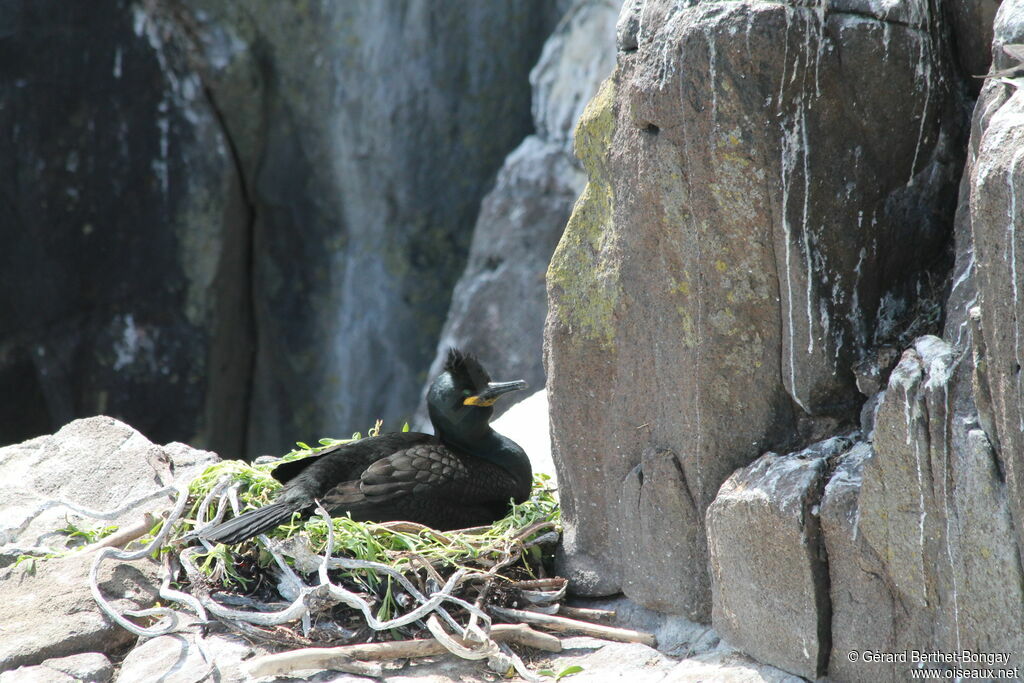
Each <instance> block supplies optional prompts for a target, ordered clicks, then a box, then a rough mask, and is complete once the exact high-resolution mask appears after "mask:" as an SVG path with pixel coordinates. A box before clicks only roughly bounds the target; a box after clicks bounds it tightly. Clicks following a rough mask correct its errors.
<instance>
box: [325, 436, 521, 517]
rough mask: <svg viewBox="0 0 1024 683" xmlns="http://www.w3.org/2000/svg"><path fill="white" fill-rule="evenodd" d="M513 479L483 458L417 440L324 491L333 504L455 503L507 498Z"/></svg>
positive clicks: (512, 485) (478, 502)
mask: <svg viewBox="0 0 1024 683" xmlns="http://www.w3.org/2000/svg"><path fill="white" fill-rule="evenodd" d="M515 485H516V482H515V479H514V478H513V477H512V475H511V474H509V472H508V471H506V470H505V469H504V468H503V467H500V466H499V465H496V464H494V463H492V462H490V461H487V460H484V459H483V458H476V457H466V458H460V457H459V456H457V455H456V454H454V453H452V452H451V451H450V450H448V449H447V448H445V447H444V446H442V445H441V444H439V443H436V442H435V443H428V444H417V445H415V446H412V447H411V448H406V449H404V450H401V451H398V452H397V453H393V454H391V455H389V456H387V457H385V458H381V459H379V460H377V461H376V462H374V463H372V464H371V465H370V466H369V467H367V468H366V469H365V470H364V471H363V473H362V475H361V476H360V477H359V479H358V480H355V481H348V482H343V483H341V484H340V485H338V486H336V487H335V488H334V489H332V490H331V491H330V492H328V493H327V495H326V496H325V501H324V502H325V503H328V504H330V505H332V506H344V505H350V506H355V507H362V506H375V507H377V506H388V505H391V504H394V503H399V502H401V501H403V500H407V499H409V498H410V497H412V498H423V499H432V498H436V499H439V500H451V501H452V503H454V504H458V505H475V504H480V503H495V502H498V503H503V502H507V500H508V498H510V497H511V495H510V494H509V493H508V492H509V491H511V490H514V488H515Z"/></svg>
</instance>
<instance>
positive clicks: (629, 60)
mask: <svg viewBox="0 0 1024 683" xmlns="http://www.w3.org/2000/svg"><path fill="white" fill-rule="evenodd" d="M847 5H849V7H848V9H849V11H848V12H847V11H845V10H843V9H842V8H840V9H839V10H838V11H830V12H827V13H819V12H818V11H817V10H815V9H814V8H809V7H803V6H790V5H778V4H767V5H742V4H740V5H733V4H728V3H726V4H721V3H698V4H694V5H690V4H688V3H683V4H679V3H673V2H668V1H657V0H651V1H650V2H643V3H641V2H636V3H633V2H631V3H627V5H626V8H625V9H624V10H623V14H622V16H621V17H620V22H619V29H620V31H619V41H620V52H619V55H618V67H617V70H616V72H615V74H614V75H613V77H612V78H611V79H609V80H608V81H607V82H606V84H605V85H604V86H603V87H602V89H601V91H600V92H599V94H598V95H597V96H596V97H595V98H594V100H592V101H591V103H590V105H589V106H588V108H587V110H586V112H585V113H584V115H583V118H582V120H581V124H580V127H579V129H578V132H577V136H576V149H577V153H578V154H579V156H580V157H581V159H582V161H583V163H584V166H585V168H586V170H587V173H588V185H587V188H586V189H585V190H584V193H583V195H582V196H581V198H580V200H579V201H578V202H577V204H576V207H575V209H574V211H573V215H572V217H571V218H570V220H569V223H568V226H567V228H566V231H565V233H564V235H563V237H562V239H561V241H560V243H559V246H558V248H557V249H556V250H555V254H554V256H553V258H552V262H551V264H550V267H549V269H548V278H547V282H548V297H549V313H548V321H547V327H546V332H545V364H546V370H547V376H548V389H549V398H550V405H551V419H552V422H551V427H552V444H553V455H554V459H555V464H556V467H557V468H558V472H559V482H560V485H561V488H562V503H563V521H564V524H565V529H566V532H565V539H564V544H563V549H562V554H561V556H560V563H559V568H560V570H561V571H563V572H565V573H566V574H567V575H568V576H570V578H571V579H573V580H575V581H576V587H577V588H578V589H581V590H587V591H591V592H607V593H611V592H615V591H617V590H619V589H624V590H625V591H626V594H627V595H631V594H632V593H631V591H632V590H633V588H632V587H630V586H627V571H628V570H627V567H626V564H625V562H624V560H625V558H629V557H633V555H631V554H630V551H629V548H630V547H632V545H633V544H634V543H635V530H636V529H637V528H642V529H646V530H645V531H644V534H646V535H647V536H648V537H650V538H662V539H672V540H670V541H667V542H669V543H677V542H678V543H680V544H683V545H687V546H688V547H687V551H686V552H684V553H681V554H680V557H682V558H683V559H682V560H681V561H680V562H678V563H676V564H675V565H674V566H672V567H668V566H666V567H664V569H665V571H667V572H668V573H666V574H664V575H659V576H658V579H659V580H660V581H661V584H662V585H663V586H665V587H667V588H665V589H664V590H663V591H662V592H661V593H660V594H659V596H658V600H659V604H660V605H665V604H668V603H672V604H675V605H677V606H678V607H677V609H679V610H680V611H683V612H685V611H686V610H688V609H691V608H692V606H694V605H699V604H700V603H701V602H702V601H703V602H704V603H705V604H706V603H707V596H706V594H705V595H704V596H699V595H687V594H686V593H687V592H688V591H693V590H698V591H700V590H705V591H706V588H702V586H707V585H708V584H707V582H706V579H702V577H705V576H706V571H707V570H706V567H707V556H706V553H705V552H703V551H702V550H701V548H700V545H699V541H695V542H694V543H689V541H688V540H687V538H688V537H689V535H690V534H691V531H690V530H689V529H687V528H686V521H685V520H686V519H688V518H690V519H693V518H695V519H696V520H698V521H697V523H698V524H700V521H699V520H701V519H703V516H704V513H705V511H706V509H707V506H708V505H709V504H710V503H711V501H712V500H713V499H714V496H715V495H716V494H717V492H718V488H719V486H720V485H721V483H722V482H723V481H724V480H725V479H726V478H727V477H728V476H729V475H730V474H731V473H732V472H733V471H734V470H735V469H736V468H738V467H742V466H744V465H746V464H748V463H749V462H750V461H752V460H753V459H754V458H756V457H757V456H758V455H759V454H761V453H764V452H765V451H767V450H780V451H781V450H784V449H790V448H791V447H794V446H796V445H797V442H803V443H807V442H808V441H811V440H812V439H811V438H809V437H811V436H812V435H814V434H820V433H822V432H824V433H825V435H826V436H827V435H828V434H829V433H833V434H834V433H836V431H837V429H838V427H837V425H843V424H853V423H855V422H856V418H857V415H856V411H857V409H858V408H859V407H860V402H861V400H860V399H859V398H858V397H857V393H856V389H855V386H854V377H853V374H852V373H851V372H849V368H850V367H851V365H852V364H853V363H854V362H855V361H857V360H860V359H861V358H862V357H863V355H864V354H866V352H867V350H868V348H869V346H871V345H874V344H876V343H884V342H889V341H894V340H896V339H898V338H899V337H900V335H901V334H902V333H903V331H904V330H903V327H904V326H905V325H906V324H908V323H909V321H908V320H907V319H906V317H907V316H910V315H912V309H914V307H915V304H914V302H915V300H916V298H917V297H916V295H915V294H914V292H916V285H917V280H918V279H920V278H923V277H924V276H923V274H922V272H923V271H924V269H925V268H926V267H928V266H930V265H931V263H932V262H933V261H934V260H935V257H936V256H937V255H938V254H939V253H940V252H941V250H942V248H943V245H944V243H945V241H946V239H947V235H948V228H949V226H950V223H951V221H950V216H951V214H952V210H953V202H954V200H955V194H954V192H953V189H954V187H955V182H956V179H957V173H958V170H959V166H960V158H959V152H958V150H957V140H959V138H960V127H961V121H960V115H959V114H958V113H957V110H956V108H957V106H959V104H960V100H959V99H958V97H959V96H958V95H957V94H956V92H954V89H953V88H952V81H951V80H950V79H949V78H948V76H949V74H950V73H951V69H952V65H951V63H950V59H949V56H948V54H946V53H945V52H943V51H942V49H940V48H941V45H940V41H938V39H937V38H936V37H935V36H932V35H931V34H930V33H928V32H927V30H925V29H924V28H923V26H924V24H923V23H922V17H920V16H915V17H911V16H910V15H906V14H905V15H904V16H900V15H899V14H900V12H904V10H905V9H906V8H903V9H900V8H895V9H894V10H893V12H894V13H893V15H892V16H889V15H885V16H881V15H875V14H873V12H875V11H877V8H875V9H873V7H875V6H874V5H870V4H869V3H860V4H857V3H846V4H844V5H843V7H847ZM861 5H863V7H862V6H861ZM853 65H855V67H854V66H853ZM851 93H856V96H855V97H854V99H853V100H851V99H850V97H851ZM922 114H923V115H922ZM865 121H871V130H870V133H868V132H864V133H858V132H857V131H859V130H861V129H862V128H863V126H864V125H865V124H864V122H865ZM824 140H828V141H829V142H828V144H827V145H825V144H823V143H821V142H817V141H824ZM817 179H829V180H828V181H823V182H818V180H817ZM907 244H913V245H914V248H913V249H907V248H905V246H900V245H907ZM883 304H884V305H883ZM880 309H882V312H883V313H887V314H888V316H889V317H888V320H889V322H890V323H891V324H890V326H889V329H888V330H883V331H882V332H883V334H879V335H875V334H874V332H875V329H876V326H877V325H876V324H877V322H878V319H879V310H880ZM829 430H831V431H829ZM651 450H653V451H655V452H659V451H670V452H672V453H674V454H675V458H676V461H677V462H678V463H679V472H680V473H681V474H680V477H679V478H678V479H673V480H672V483H667V482H666V484H665V487H666V488H670V487H673V486H675V487H677V490H676V491H675V493H674V494H669V493H664V494H662V493H659V494H658V495H659V497H660V498H661V499H663V500H667V501H683V502H679V503H676V502H673V503H672V504H673V505H677V506H678V507H677V508H673V509H682V506H683V505H684V504H685V505H690V506H691V507H692V514H690V515H689V516H684V517H681V518H679V517H673V516H672V515H668V514H661V513H658V512H655V511H654V510H653V508H652V509H651V510H650V511H649V512H648V513H644V512H642V511H641V512H639V513H637V512H635V511H636V510H637V509H638V508H631V509H632V510H634V512H632V513H631V514H630V518H629V519H625V518H623V514H624V510H626V509H627V507H628V506H627V507H623V506H615V505H608V504H607V502H606V501H615V500H619V499H623V498H625V499H630V500H631V499H632V498H633V497H634V493H633V491H634V489H635V487H636V484H637V483H638V477H636V476H633V475H632V474H631V473H633V472H634V471H635V469H636V467H637V466H638V465H641V467H642V464H641V461H642V459H643V457H644V454H645V453H647V452H650V451H651ZM648 480H649V478H648V479H645V482H644V485H646V482H647V481H648ZM679 482H681V484H680V483H679ZM653 485H654V486H655V487H658V486H660V485H661V484H659V483H658V482H655V483H654V484H653ZM683 489H685V491H684V490H683ZM686 501H690V502H686ZM637 514H639V515H641V517H642V516H643V515H644V514H649V515H650V516H651V518H650V519H647V520H644V519H641V520H639V521H637V520H636V519H634V517H636V515H637ZM702 534H703V531H701V532H700V533H698V534H695V535H694V538H700V536H701V535H702ZM673 552H675V551H673ZM630 585H631V586H633V587H639V586H640V585H642V584H638V583H636V582H633V583H632V584H630ZM648 585H649V584H648ZM648 596H650V591H645V592H644V594H643V595H642V596H641V595H639V594H637V595H636V597H637V598H638V599H640V600H644V601H646V600H647V599H648Z"/></svg>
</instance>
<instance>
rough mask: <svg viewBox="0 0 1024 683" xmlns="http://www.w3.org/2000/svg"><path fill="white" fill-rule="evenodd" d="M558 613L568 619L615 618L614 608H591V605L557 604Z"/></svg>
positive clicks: (596, 619) (598, 619) (593, 619)
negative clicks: (572, 605)
mask: <svg viewBox="0 0 1024 683" xmlns="http://www.w3.org/2000/svg"><path fill="white" fill-rule="evenodd" d="M558 613H559V614H560V615H561V616H563V617H567V618H569V619H582V620H583V621H603V620H605V619H614V618H615V611H614V610H607V609H593V608H591V607H570V606H569V605H559V606H558Z"/></svg>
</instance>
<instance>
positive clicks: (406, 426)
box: [402, 422, 409, 432]
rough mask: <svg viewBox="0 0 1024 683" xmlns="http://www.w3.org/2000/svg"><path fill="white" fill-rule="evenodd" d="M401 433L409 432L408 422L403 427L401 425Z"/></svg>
mask: <svg viewBox="0 0 1024 683" xmlns="http://www.w3.org/2000/svg"><path fill="white" fill-rule="evenodd" d="M402 431H403V432H407V431H409V423H408V422H406V423H405V424H404V425H402Z"/></svg>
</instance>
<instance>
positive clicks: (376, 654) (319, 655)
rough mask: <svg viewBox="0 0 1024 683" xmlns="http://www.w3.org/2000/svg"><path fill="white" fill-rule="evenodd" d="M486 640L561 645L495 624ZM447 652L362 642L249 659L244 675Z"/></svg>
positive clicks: (434, 645) (412, 644) (427, 641)
mask: <svg viewBox="0 0 1024 683" xmlns="http://www.w3.org/2000/svg"><path fill="white" fill-rule="evenodd" d="M490 637H491V639H492V640H494V641H495V642H498V643H507V642H510V643H518V644H520V645H525V646H528V647H532V648H535V649H539V650H546V651H548V652H561V650H562V642H561V641H560V640H559V639H558V638H556V637H555V636H551V635H548V634H544V633H540V632H538V631H534V630H533V629H531V628H530V627H529V626H526V625H524V624H495V625H494V626H492V627H491V632H490ZM465 645H467V646H471V645H472V644H470V643H465ZM446 652H448V650H447V649H445V646H444V645H442V644H441V643H439V642H438V641H437V640H435V639H433V638H416V639H413V640H393V641H389V642H386V643H362V644H358V645H342V646H339V647H316V648H304V649H301V650H291V651H290V652H281V653H279V654H273V655H264V656H262V657H256V658H254V659H251V660H249V662H248V663H247V664H246V670H245V673H246V675H248V676H249V677H251V678H258V677H261V676H280V675H284V674H288V673H290V672H293V671H305V670H310V669H336V670H342V669H340V668H339V666H338V665H339V664H348V663H351V662H354V661H359V660H369V661H377V660H390V659H415V658H419V657H436V656H437V655H442V654H445V653H446Z"/></svg>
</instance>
